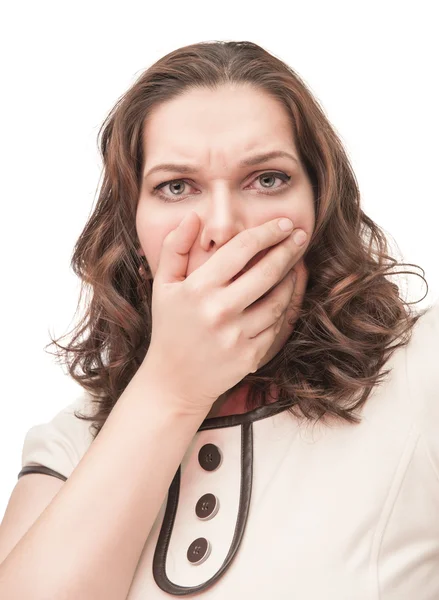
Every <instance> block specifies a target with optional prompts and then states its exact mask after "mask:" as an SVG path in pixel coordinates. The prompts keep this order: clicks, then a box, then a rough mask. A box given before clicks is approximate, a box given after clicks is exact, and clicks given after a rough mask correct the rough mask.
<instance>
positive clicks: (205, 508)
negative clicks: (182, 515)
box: [195, 494, 219, 521]
mask: <svg viewBox="0 0 439 600" xmlns="http://www.w3.org/2000/svg"><path fill="white" fill-rule="evenodd" d="M218 509H219V500H218V498H217V497H216V496H215V495H214V494H204V495H203V496H201V498H200V499H199V500H198V502H197V505H196V506H195V514H196V515H197V517H198V518H199V519H202V520H203V521H204V520H206V519H212V518H213V517H214V516H215V515H216V513H217V512H218Z"/></svg>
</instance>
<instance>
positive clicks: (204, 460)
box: [198, 444, 223, 471]
mask: <svg viewBox="0 0 439 600" xmlns="http://www.w3.org/2000/svg"><path fill="white" fill-rule="evenodd" d="M222 460H223V457H222V454H221V450H220V449H219V448H218V446H215V444H204V446H202V447H201V448H200V451H199V452H198V462H199V463H200V465H201V466H202V467H203V469H204V470H205V471H215V469H217V468H218V467H219V466H220V464H221V462H222Z"/></svg>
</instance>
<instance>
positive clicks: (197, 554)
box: [187, 537, 211, 565]
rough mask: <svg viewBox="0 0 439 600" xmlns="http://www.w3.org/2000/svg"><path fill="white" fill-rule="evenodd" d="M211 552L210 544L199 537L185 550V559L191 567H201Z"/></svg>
mask: <svg viewBox="0 0 439 600" xmlns="http://www.w3.org/2000/svg"><path fill="white" fill-rule="evenodd" d="M210 551H211V546H210V542H209V541H208V540H206V538H203V537H200V538H197V539H196V540H194V541H193V542H192V544H191V545H190V546H189V548H188V550H187V559H188V561H189V562H190V563H191V564H192V565H201V563H203V562H204V561H205V560H206V558H207V557H208V556H209V554H210Z"/></svg>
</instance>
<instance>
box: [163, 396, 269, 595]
mask: <svg viewBox="0 0 439 600" xmlns="http://www.w3.org/2000/svg"><path fill="white" fill-rule="evenodd" d="M262 408H264V407H262ZM256 410H260V409H259V408H258V409H256ZM252 412H253V411H252ZM239 416H242V415H239ZM244 416H245V415H244ZM217 418H220V419H224V418H227V417H214V418H212V419H208V420H209V421H213V420H215V419H217ZM217 426H218V425H217ZM180 473H181V465H180V466H179V467H178V469H177V472H176V473H175V476H174V479H173V481H172V483H171V486H170V488H169V493H168V501H167V504H166V510H165V515H164V517H163V522H162V526H161V529H160V533H159V537H158V540H157V545H156V549H155V552H154V558H153V565H152V571H153V575H154V579H155V582H156V583H157V585H158V586H159V588H161V589H162V590H163V591H164V592H167V593H168V594H174V595H175V596H185V595H187V594H193V593H194V592H201V591H204V590H206V589H207V588H209V587H210V586H211V585H213V584H214V583H215V582H216V581H217V580H218V579H219V578H220V577H221V575H223V573H224V572H225V571H226V569H227V568H228V567H229V566H230V564H231V562H232V560H233V558H234V556H235V554H236V552H237V551H238V548H239V546H240V544H241V540H242V536H243V534H244V530H245V526H246V523H247V518H248V512H249V508H250V499H251V490H252V481H253V429H252V423H251V421H250V422H244V423H242V428H241V489H240V495H239V507H238V517H237V520H236V526H235V533H234V535H233V539H232V543H231V546H230V549H229V552H228V553H227V556H226V558H225V560H224V562H223V564H222V565H221V567H220V568H219V569H218V571H217V572H216V573H215V575H213V576H212V577H211V578H210V579H208V580H207V581H205V582H204V583H201V584H199V585H196V586H192V587H185V586H180V585H176V584H175V583H173V582H172V581H170V580H169V579H168V576H167V575H166V555H167V552H168V547H169V541H170V539H171V534H172V529H173V527H174V521H175V515H176V512H177V506H178V498H179V493H180ZM182 560H185V557H182Z"/></svg>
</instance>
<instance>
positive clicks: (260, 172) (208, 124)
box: [136, 85, 315, 417]
mask: <svg viewBox="0 0 439 600" xmlns="http://www.w3.org/2000/svg"><path fill="white" fill-rule="evenodd" d="M143 136H144V137H143V144H144V151H145V159H144V165H143V175H144V177H143V179H142V186H141V190H140V196H139V202H138V205H137V213H136V230H137V235H138V238H139V241H140V244H141V248H139V254H144V255H145V256H146V259H147V260H148V264H149V266H150V268H151V272H152V275H153V276H154V275H155V273H156V271H157V268H158V263H159V258H160V251H161V247H162V244H163V240H164V239H165V237H166V236H167V235H168V234H169V233H170V231H171V230H173V229H175V228H176V227H177V226H178V224H179V223H180V221H181V220H182V219H183V217H184V216H185V215H186V213H187V212H188V211H189V210H195V211H196V212H197V214H198V216H199V218H200V220H201V225H200V232H199V235H198V238H197V240H196V241H195V243H194V245H193V247H192V249H191V251H190V254H189V262H188V271H187V275H190V274H191V273H192V272H193V271H194V270H196V269H197V268H198V267H200V266H201V265H202V264H204V262H205V261H207V260H208V259H209V258H210V257H211V256H212V254H214V253H215V252H216V251H217V250H218V248H220V247H221V246H222V245H223V244H226V243H227V242H228V241H229V240H230V239H231V238H233V237H234V236H236V235H237V234H238V233H239V232H240V231H242V230H244V229H248V228H251V227H255V226H258V225H261V224H262V223H265V222H267V221H270V220H271V219H275V218H277V217H283V216H285V217H289V218H290V219H291V220H292V221H293V223H294V229H296V228H299V227H300V228H301V229H303V230H304V231H305V232H306V233H307V234H308V238H307V240H306V242H305V252H306V246H307V245H308V244H309V241H310V238H311V234H312V232H313V230H314V225H315V211H314V200H313V193H312V187H311V183H310V181H309V178H308V177H307V175H306V171H305V169H304V167H303V165H302V163H301V161H300V159H299V155H298V152H297V149H296V146H295V143H294V138H293V132H292V130H291V126H290V123H289V119H288V113H287V112H286V109H285V108H284V107H283V106H282V105H281V104H280V103H279V102H278V101H277V100H275V99H274V98H272V97H271V96H270V95H269V94H267V93H265V92H263V91H260V90H255V89H254V88H251V87H249V86H243V85H240V86H236V85H233V86H232V85H227V86H222V87H221V88H219V89H217V90H215V91H212V90H207V89H197V90H190V91H188V92H185V93H184V94H183V95H181V96H180V97H178V98H176V99H173V100H171V101H168V102H166V103H163V104H161V105H159V106H157V107H155V109H154V111H152V113H151V114H150V115H149V117H148V119H147V120H146V121H145V124H144V131H143ZM271 150H286V151H287V152H290V153H291V154H293V156H295V157H296V159H297V162H295V161H293V160H291V159H289V158H274V159H270V160H268V161H267V162H264V163H263V164H260V165H256V166H250V167H248V166H247V167H238V165H237V163H238V161H239V160H241V159H242V158H245V157H248V156H251V155H253V154H257V153H262V152H269V151H271ZM169 162H173V163H174V162H180V163H190V164H197V165H199V167H200V170H199V172H198V173H190V174H187V173H181V172H179V171H175V170H174V171H166V172H165V171H157V172H155V173H152V174H151V175H149V176H147V177H145V175H146V173H147V172H148V171H149V170H150V169H151V168H152V167H154V166H155V165H158V164H159V163H169ZM270 171H278V172H280V173H286V174H287V175H291V179H290V181H289V182H288V183H290V184H291V185H290V186H288V185H287V184H284V183H283V182H282V179H278V178H277V176H276V177H275V176H273V175H272V174H267V172H270ZM267 177H269V178H270V179H266V178H267ZM170 180H174V181H173V182H172V183H171V184H167V185H165V186H164V187H163V188H162V189H161V190H160V191H161V192H162V193H163V194H164V196H165V197H166V198H168V199H169V200H170V202H166V201H165V200H164V199H162V198H160V197H159V196H158V195H154V193H153V187H154V186H156V185H158V184H160V183H163V182H165V181H170ZM281 189H282V191H281ZM275 190H279V193H277V194H272V195H268V193H269V192H270V191H273V192H274V191H275ZM258 192H267V195H264V194H263V193H261V194H259V193H258ZM293 270H294V271H295V272H296V273H297V281H296V287H295V291H294V294H293V297H292V302H291V306H290V307H289V309H288V310H287V313H286V318H285V319H284V322H283V325H282V328H281V330H280V331H279V333H278V334H277V336H276V338H275V340H274V342H273V344H272V345H271V347H270V348H269V349H268V351H267V353H266V355H265V357H264V359H263V361H262V362H261V363H260V367H261V366H263V365H264V364H266V363H267V362H268V361H270V360H271V359H272V358H273V357H274V356H275V355H276V354H277V353H278V352H279V350H280V349H281V348H282V347H283V346H284V344H285V342H286V341H287V339H288V337H289V336H290V334H291V332H292V331H293V329H294V322H295V314H296V310H297V307H299V306H300V305H301V304H302V301H303V297H304V294H305V289H306V285H307V281H308V271H307V268H306V267H305V265H304V262H303V258H302V259H300V260H299V261H298V262H297V263H296V264H295V265H294V268H293ZM288 321H291V323H289V322H288ZM246 392H247V387H244V388H241V389H239V390H237V391H235V392H234V393H233V394H228V393H227V392H226V393H225V394H223V395H222V396H220V397H219V398H218V399H217V400H216V401H215V403H214V404H213V406H212V409H211V411H210V413H209V414H208V415H207V416H208V417H212V416H223V415H230V414H239V413H242V412H245V397H246ZM274 394H275V391H274Z"/></svg>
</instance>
